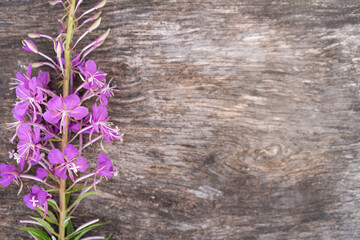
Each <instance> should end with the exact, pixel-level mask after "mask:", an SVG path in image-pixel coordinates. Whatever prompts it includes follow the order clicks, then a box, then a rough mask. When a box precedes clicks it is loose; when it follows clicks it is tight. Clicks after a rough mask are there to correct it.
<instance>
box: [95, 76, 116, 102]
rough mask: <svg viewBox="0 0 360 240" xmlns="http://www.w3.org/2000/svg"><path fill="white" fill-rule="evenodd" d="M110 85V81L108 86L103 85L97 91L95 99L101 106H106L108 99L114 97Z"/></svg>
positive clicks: (112, 88)
mask: <svg viewBox="0 0 360 240" xmlns="http://www.w3.org/2000/svg"><path fill="white" fill-rule="evenodd" d="M110 83H111V80H110V82H109V83H108V84H105V85H104V86H103V87H102V88H100V89H99V91H98V93H99V97H98V98H97V99H96V101H99V100H100V102H101V103H102V104H103V105H107V104H108V97H110V96H113V95H114V88H115V86H113V87H110Z"/></svg>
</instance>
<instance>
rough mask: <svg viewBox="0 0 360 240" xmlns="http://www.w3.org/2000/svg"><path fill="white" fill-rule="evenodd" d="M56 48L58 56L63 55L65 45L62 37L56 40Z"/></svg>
mask: <svg viewBox="0 0 360 240" xmlns="http://www.w3.org/2000/svg"><path fill="white" fill-rule="evenodd" d="M54 50H55V52H56V56H57V57H61V54H62V53H63V50H64V46H63V43H62V39H61V38H59V39H57V40H55V42H54Z"/></svg>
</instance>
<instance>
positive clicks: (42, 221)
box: [30, 217, 58, 236]
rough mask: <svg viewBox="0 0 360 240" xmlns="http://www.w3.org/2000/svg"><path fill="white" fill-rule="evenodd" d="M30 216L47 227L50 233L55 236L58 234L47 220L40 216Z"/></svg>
mask: <svg viewBox="0 0 360 240" xmlns="http://www.w3.org/2000/svg"><path fill="white" fill-rule="evenodd" d="M30 218H31V219H33V220H35V221H38V222H39V223H40V224H41V225H42V226H43V227H44V228H45V229H47V230H48V231H49V232H51V233H52V234H54V235H56V236H57V235H58V234H57V233H56V232H55V230H54V229H53V228H52V227H51V226H50V224H49V223H48V222H46V221H44V220H42V219H41V218H36V217H30Z"/></svg>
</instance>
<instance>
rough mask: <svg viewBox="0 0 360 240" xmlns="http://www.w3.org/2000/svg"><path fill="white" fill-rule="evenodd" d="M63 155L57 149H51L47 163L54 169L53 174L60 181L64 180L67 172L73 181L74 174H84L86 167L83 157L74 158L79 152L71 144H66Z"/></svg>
mask: <svg viewBox="0 0 360 240" xmlns="http://www.w3.org/2000/svg"><path fill="white" fill-rule="evenodd" d="M64 153H65V156H64V154H63V153H62V152H61V151H60V150H59V149H52V150H51V151H50V152H49V162H50V163H52V164H53V165H57V166H56V167H55V173H56V175H58V176H59V177H61V178H62V179H66V178H67V175H66V171H68V173H69V176H70V179H71V180H72V181H74V175H73V173H74V174H76V173H77V172H78V171H79V172H85V171H86V169H87V167H88V165H87V162H86V159H85V158H84V157H79V158H77V159H76V157H77V156H78V155H79V152H78V150H77V148H76V147H74V146H73V145H72V144H68V145H66V146H65V148H64Z"/></svg>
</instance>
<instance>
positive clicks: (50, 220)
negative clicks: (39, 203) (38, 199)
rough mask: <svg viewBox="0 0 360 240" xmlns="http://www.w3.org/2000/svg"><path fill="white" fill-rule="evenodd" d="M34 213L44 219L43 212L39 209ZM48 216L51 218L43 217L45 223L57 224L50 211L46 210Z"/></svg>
mask: <svg viewBox="0 0 360 240" xmlns="http://www.w3.org/2000/svg"><path fill="white" fill-rule="evenodd" d="M36 211H37V212H38V213H39V214H40V216H41V217H42V218H43V217H44V212H43V211H41V210H40V209H38V208H37V209H36ZM48 214H49V215H50V216H51V217H49V216H45V219H46V221H48V222H49V223H53V224H58V222H57V220H56V221H55V219H56V216H55V215H54V214H53V213H52V212H51V211H50V210H48Z"/></svg>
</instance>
